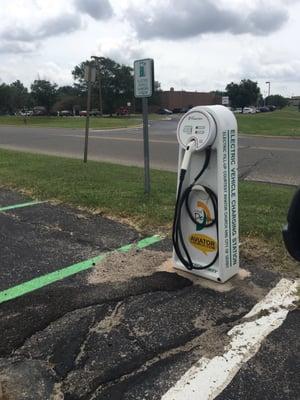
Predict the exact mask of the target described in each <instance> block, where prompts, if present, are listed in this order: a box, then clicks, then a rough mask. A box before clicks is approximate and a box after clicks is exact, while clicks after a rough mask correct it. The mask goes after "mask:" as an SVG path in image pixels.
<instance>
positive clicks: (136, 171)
mask: <svg viewBox="0 0 300 400" xmlns="http://www.w3.org/2000/svg"><path fill="white" fill-rule="evenodd" d="M0 160H1V161H0V185H3V186H7V187H12V188H17V189H25V190H27V191H28V192H29V193H31V194H32V195H33V196H34V197H36V198H38V199H40V200H46V199H57V200H61V201H63V202H65V203H69V204H72V205H75V206H83V207H88V208H91V209H98V210H101V211H103V213H104V214H107V215H113V216H115V217H117V218H118V217H123V218H129V219H131V220H133V221H134V222H135V223H137V224H138V225H139V226H140V228H141V229H143V230H145V231H146V230H148V231H149V230H152V229H166V228H168V229H169V228H170V226H171V223H172V218H173V209H174V201H175V191H176V174H175V173H172V172H164V171H158V170H152V171H151V181H152V182H151V183H152V191H151V195H150V196H147V195H145V194H144V192H143V177H144V175H143V169H141V168H137V167H126V166H120V165H114V164H108V163H100V162H93V161H89V162H88V163H87V164H83V162H82V161H80V160H74V159H66V158H60V157H52V156H44V155H33V154H27V153H19V152H14V151H7V150H0ZM293 192H294V189H293V188H290V187H283V186H273V185H269V184H259V183H252V182H241V183H240V193H239V195H240V230H241V234H242V235H243V236H253V237H256V238H257V237H259V238H263V239H265V240H268V241H270V240H274V241H276V242H279V241H280V240H281V233H280V231H281V227H282V225H283V224H284V223H285V221H286V213H287V208H288V204H289V203H290V199H291V197H292V194H293ZM3 206H4V204H3Z"/></svg>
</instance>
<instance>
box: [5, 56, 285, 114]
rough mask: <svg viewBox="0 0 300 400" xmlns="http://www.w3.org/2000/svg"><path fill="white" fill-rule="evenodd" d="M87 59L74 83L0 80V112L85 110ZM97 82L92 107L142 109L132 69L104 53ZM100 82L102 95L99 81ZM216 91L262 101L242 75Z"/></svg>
mask: <svg viewBox="0 0 300 400" xmlns="http://www.w3.org/2000/svg"><path fill="white" fill-rule="evenodd" d="M88 63H89V61H83V62H82V63H80V64H79V65H76V66H75V67H74V69H73V71H72V75H73V78H74V83H73V85H66V86H58V85H57V84H56V83H52V82H50V81H48V80H45V79H36V80H35V81H34V82H33V83H32V84H31V85H30V90H28V89H27V88H26V87H25V86H24V85H23V83H22V82H20V81H19V80H17V81H15V82H13V83H11V84H5V83H2V84H0V113H1V114H14V113H16V112H18V111H20V110H23V111H25V110H32V109H33V108H34V107H35V106H42V107H44V108H45V110H46V112H47V113H54V114H56V113H57V111H61V110H69V111H72V110H77V111H79V110H85V109H86V99H87V83H86V81H85V79H84V71H85V67H86V65H87V64H88ZM96 67H97V75H96V82H95V83H94V84H93V86H92V109H98V110H99V109H100V103H101V99H102V105H103V112H104V113H105V114H112V113H114V112H115V111H116V110H117V109H118V108H119V107H121V106H123V107H124V106H126V105H127V103H131V104H132V109H133V110H136V111H140V110H141V102H140V100H139V99H135V98H134V93H133V86H134V85H133V69H132V68H131V67H129V66H126V65H123V64H119V63H117V62H115V61H114V60H111V59H110V58H106V57H100V58H99V59H98V62H97V64H96ZM100 82H101V96H100V95H99V85H100ZM159 92H160V84H159V82H155V91H154V96H152V98H151V99H149V102H150V104H156V105H159ZM215 93H216V94H219V95H223V96H229V98H230V103H231V106H232V107H245V106H250V105H262V104H263V103H264V100H263V98H262V95H261V92H260V89H259V87H258V85H257V82H253V81H251V80H249V79H244V80H242V81H241V82H240V83H234V82H231V83H230V84H228V85H227V86H226V89H225V92H215ZM265 100H266V104H267V105H268V104H272V105H275V106H277V107H284V106H285V105H287V103H288V100H287V99H285V98H284V97H282V96H280V95H273V96H269V97H268V98H267V99H265Z"/></svg>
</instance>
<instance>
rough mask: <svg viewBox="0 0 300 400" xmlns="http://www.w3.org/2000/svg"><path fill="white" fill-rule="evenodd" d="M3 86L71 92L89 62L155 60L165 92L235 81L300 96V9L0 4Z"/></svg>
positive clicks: (237, 1) (70, 0) (224, 3)
mask: <svg viewBox="0 0 300 400" xmlns="http://www.w3.org/2000/svg"><path fill="white" fill-rule="evenodd" d="M0 5H1V7H0V21H1V24H0V60H1V62H0V83H2V82H5V83H11V82H13V81H15V80H17V79H19V80H21V81H22V82H23V83H24V84H25V85H26V86H28V87H29V86H30V84H31V83H32V82H33V80H34V79H47V80H50V81H52V82H56V83H57V84H59V85H66V84H72V83H73V78H72V74H71V71H72V69H73V68H74V66H75V65H77V64H79V63H80V62H81V61H84V60H86V59H90V57H91V55H96V56H104V57H110V58H112V59H113V60H115V61H117V62H119V63H124V64H126V65H130V66H133V61H134V60H137V59H141V58H153V59H154V64H155V79H156V80H157V81H159V82H160V83H161V87H162V89H164V90H169V88H170V87H174V88H175V90H191V91H200V92H201V91H204V92H205V91H211V90H224V89H225V87H226V85H227V84H228V83H230V82H232V81H233V82H239V81H240V80H241V79H244V78H246V79H248V78H249V79H252V80H254V81H257V82H258V84H259V86H260V88H261V92H262V93H263V94H264V95H266V94H267V85H266V81H270V82H271V94H272V93H273V94H281V95H284V96H296V95H300V51H299V38H300V24H299V21H300V0H230V1H228V0H164V1H163V2H162V1H158V0H63V1H62V0H0Z"/></svg>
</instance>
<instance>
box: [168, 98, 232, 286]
mask: <svg viewBox="0 0 300 400" xmlns="http://www.w3.org/2000/svg"><path fill="white" fill-rule="evenodd" d="M177 138H178V142H179V163H178V185H179V179H180V178H179V177H180V171H181V169H182V165H183V163H184V156H185V153H186V150H187V149H188V146H189V145H190V144H191V143H192V144H193V146H194V149H193V151H192V153H191V155H190V158H189V165H188V166H187V167H186V174H185V178H184V180H183V183H182V190H181V193H183V192H184V190H185V189H186V188H188V186H189V185H192V184H194V185H193V187H192V189H191V190H190V194H189V196H188V206H189V210H190V213H191V214H192V216H193V219H191V217H190V215H189V213H188V210H187V208H186V206H185V205H184V204H182V208H181V209H180V211H179V213H180V230H181V231H180V235H181V236H182V238H183V240H184V245H182V242H181V244H179V245H178V246H179V250H180V254H182V255H183V257H184V258H185V259H186V257H185V256H186V251H185V250H184V248H183V246H185V247H186V250H187V251H188V254H189V257H190V258H189V259H190V260H191V261H192V266H193V268H189V269H187V268H186V266H184V265H183V263H182V262H181V261H180V257H178V254H177V252H176V248H175V250H174V266H175V268H178V269H181V270H184V271H188V272H190V273H193V274H196V275H198V276H202V277H204V278H208V279H211V280H214V281H217V282H225V281H227V280H228V279H229V278H231V277H232V276H233V275H235V274H236V273H237V272H238V268H239V232H238V227H239V223H238V173H237V163H238V160H237V147H238V144H237V122H236V119H235V116H234V114H233V113H232V112H231V111H230V110H229V109H228V108H226V107H224V106H221V105H215V106H199V107H194V108H192V109H191V110H190V111H188V112H187V113H186V114H185V115H184V116H183V117H182V118H181V120H180V121H179V124H178V128H177ZM207 149H209V151H210V157H209V162H208V164H207V167H206V168H205V170H204V171H203V174H202V175H201V177H200V178H199V179H198V180H197V181H196V182H195V181H194V180H195V177H196V176H197V174H198V173H199V171H200V170H201V169H202V168H203V165H204V164H205V159H206V151H207ZM212 192H213V193H212ZM209 193H210V194H214V196H212V195H209ZM178 195H179V196H180V193H178ZM214 199H215V200H214ZM215 214H216V215H215ZM213 221H214V223H213ZM180 235H179V234H177V237H178V236H180ZM177 248H178V247H177ZM209 264H211V265H210V266H209V267H207V266H208V265H209ZM195 268H196V269H195Z"/></svg>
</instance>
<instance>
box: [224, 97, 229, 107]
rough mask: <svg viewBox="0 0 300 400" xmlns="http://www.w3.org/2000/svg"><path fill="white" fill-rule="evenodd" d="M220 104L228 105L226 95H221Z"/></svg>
mask: <svg viewBox="0 0 300 400" xmlns="http://www.w3.org/2000/svg"><path fill="white" fill-rule="evenodd" d="M222 105H223V106H228V105H229V97H228V96H222Z"/></svg>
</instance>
